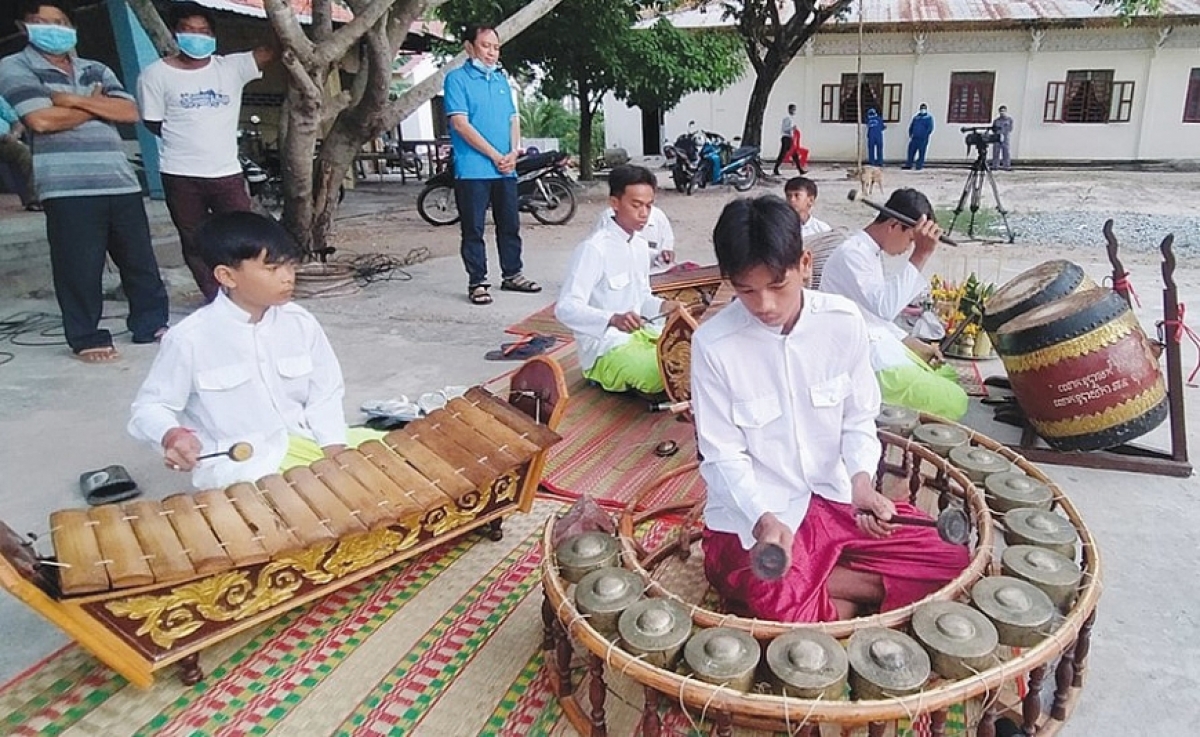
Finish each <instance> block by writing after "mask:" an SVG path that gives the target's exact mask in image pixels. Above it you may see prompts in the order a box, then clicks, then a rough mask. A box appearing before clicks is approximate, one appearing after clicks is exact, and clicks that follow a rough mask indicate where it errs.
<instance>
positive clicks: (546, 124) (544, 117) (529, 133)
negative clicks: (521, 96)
mask: <svg viewBox="0 0 1200 737" xmlns="http://www.w3.org/2000/svg"><path fill="white" fill-rule="evenodd" d="M520 114H521V134H522V135H523V136H524V137H525V138H557V139H558V141H559V150H561V151H566V152H567V153H569V154H571V155H578V154H579V117H580V116H579V113H576V112H572V111H570V110H568V109H567V107H566V106H565V105H563V104H562V103H561V102H560V101H558V100H547V99H546V98H544V97H541V96H538V97H535V98H533V99H532V100H523V101H521V110H520ZM592 130H593V131H596V132H602V131H603V130H604V116H603V114H602V113H597V114H596V116H595V117H594V118H593V119H592ZM593 140H594V141H595V139H593ZM597 143H598V144H599V148H603V141H598V142H597Z"/></svg>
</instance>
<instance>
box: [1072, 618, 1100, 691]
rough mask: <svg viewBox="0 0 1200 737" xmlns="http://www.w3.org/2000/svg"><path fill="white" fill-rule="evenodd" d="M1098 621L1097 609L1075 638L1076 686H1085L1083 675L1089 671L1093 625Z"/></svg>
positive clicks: (1074, 679) (1074, 682) (1073, 682)
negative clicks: (1077, 637) (1088, 662)
mask: <svg viewBox="0 0 1200 737" xmlns="http://www.w3.org/2000/svg"><path fill="white" fill-rule="evenodd" d="M1095 623H1096V610H1095V609H1093V610H1092V613H1091V614H1090V615H1088V618H1087V620H1086V621H1085V622H1084V623H1083V626H1082V627H1080V628H1079V639H1077V640H1075V677H1074V678H1073V679H1072V680H1071V685H1072V686H1074V687H1075V688H1082V687H1083V677H1084V674H1085V673H1086V672H1087V656H1088V651H1089V650H1091V649H1092V625H1093V624H1095Z"/></svg>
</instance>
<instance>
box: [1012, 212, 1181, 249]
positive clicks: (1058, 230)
mask: <svg viewBox="0 0 1200 737" xmlns="http://www.w3.org/2000/svg"><path fill="white" fill-rule="evenodd" d="M1110 217H1111V218H1112V219H1113V221H1114V225H1115V227H1116V228H1117V230H1118V231H1119V233H1120V241H1121V247H1122V248H1126V249H1129V250H1132V251H1137V252H1143V251H1145V252H1148V251H1152V250H1156V249H1157V248H1158V244H1159V243H1161V242H1162V239H1163V237H1165V235H1166V234H1167V233H1174V234H1175V255H1176V256H1177V257H1178V258H1181V259H1182V258H1187V257H1189V256H1196V255H1197V254H1200V216H1196V215H1148V214H1146V213H1141V212H1114V213H1100V212H1080V211H1054V212H1014V213H1011V214H1010V215H1009V217H1008V222H1009V225H1010V226H1012V229H1013V231H1014V232H1015V233H1016V236H1017V240H1018V241H1019V242H1020V243H1022V244H1025V245H1031V246H1049V245H1067V246H1089V245H1092V244H1093V243H1095V240H1096V233H1097V232H1099V231H1100V229H1101V228H1102V227H1103V226H1104V221H1105V220H1107V219H1108V218H1110ZM997 237H998V236H997Z"/></svg>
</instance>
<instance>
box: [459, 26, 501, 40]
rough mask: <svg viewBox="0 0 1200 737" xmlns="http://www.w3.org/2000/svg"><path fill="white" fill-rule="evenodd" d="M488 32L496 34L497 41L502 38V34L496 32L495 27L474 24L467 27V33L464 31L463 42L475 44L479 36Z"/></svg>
mask: <svg viewBox="0 0 1200 737" xmlns="http://www.w3.org/2000/svg"><path fill="white" fill-rule="evenodd" d="M486 31H491V32H492V33H494V34H496V38H497V39H499V38H500V32H499V31H497V30H496V27H495V26H493V25H491V24H489V23H472V24H471V25H469V26H467V28H466V30H465V31H463V41H470V42H471V43H475V39H477V38H479V34H481V33H484V32H486Z"/></svg>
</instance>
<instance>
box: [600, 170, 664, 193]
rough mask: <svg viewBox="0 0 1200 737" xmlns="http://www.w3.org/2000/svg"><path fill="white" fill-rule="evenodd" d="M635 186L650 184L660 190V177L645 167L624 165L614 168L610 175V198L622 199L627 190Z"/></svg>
mask: <svg viewBox="0 0 1200 737" xmlns="http://www.w3.org/2000/svg"><path fill="white" fill-rule="evenodd" d="M635 184H649V185H650V186H651V187H653V188H655V189H658V177H656V176H654V172H652V171H650V170H649V169H647V168H646V167H644V166H637V165H636V164H622V165H620V166H615V167H613V170H612V171H611V172H609V173H608V196H609V197H620V196H621V195H623V194H625V188H626V187H631V186H633V185H635Z"/></svg>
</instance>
